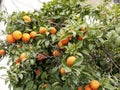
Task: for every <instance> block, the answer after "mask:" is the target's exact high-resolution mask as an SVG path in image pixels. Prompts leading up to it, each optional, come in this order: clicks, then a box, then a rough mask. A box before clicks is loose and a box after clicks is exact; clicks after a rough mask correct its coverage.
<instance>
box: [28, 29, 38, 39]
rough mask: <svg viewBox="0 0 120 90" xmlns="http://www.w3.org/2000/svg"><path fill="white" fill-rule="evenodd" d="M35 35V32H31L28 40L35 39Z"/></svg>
mask: <svg viewBox="0 0 120 90" xmlns="http://www.w3.org/2000/svg"><path fill="white" fill-rule="evenodd" d="M36 35H37V32H36V31H32V32H30V38H33V39H34V38H35V37H36Z"/></svg>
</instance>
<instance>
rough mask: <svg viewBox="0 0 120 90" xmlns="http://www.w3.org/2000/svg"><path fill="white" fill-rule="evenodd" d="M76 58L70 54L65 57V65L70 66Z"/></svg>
mask: <svg viewBox="0 0 120 90" xmlns="http://www.w3.org/2000/svg"><path fill="white" fill-rule="evenodd" d="M75 60H76V57H75V56H70V57H68V58H67V65H68V66H72V65H73V63H74V61H75Z"/></svg>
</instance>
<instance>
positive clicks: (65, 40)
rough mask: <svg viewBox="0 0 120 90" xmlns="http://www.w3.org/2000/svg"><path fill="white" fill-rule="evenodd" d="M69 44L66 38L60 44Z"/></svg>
mask: <svg viewBox="0 0 120 90" xmlns="http://www.w3.org/2000/svg"><path fill="white" fill-rule="evenodd" d="M68 42H69V38H66V39H63V40H61V43H62V44H63V45H64V44H68Z"/></svg>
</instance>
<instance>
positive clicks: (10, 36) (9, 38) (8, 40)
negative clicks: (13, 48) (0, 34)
mask: <svg viewBox="0 0 120 90" xmlns="http://www.w3.org/2000/svg"><path fill="white" fill-rule="evenodd" d="M6 41H7V42H9V43H14V42H15V39H14V38H13V36H12V35H11V34H9V35H7V37H6Z"/></svg>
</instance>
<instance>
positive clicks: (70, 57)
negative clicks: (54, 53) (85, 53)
mask: <svg viewBox="0 0 120 90" xmlns="http://www.w3.org/2000/svg"><path fill="white" fill-rule="evenodd" d="M76 59H77V58H76V57H75V56H69V57H68V58H67V60H66V64H67V65H68V66H69V67H71V66H72V65H73V64H74V62H75V60H76ZM60 73H61V74H62V75H65V74H66V72H65V68H63V67H62V68H61V69H60Z"/></svg>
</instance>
